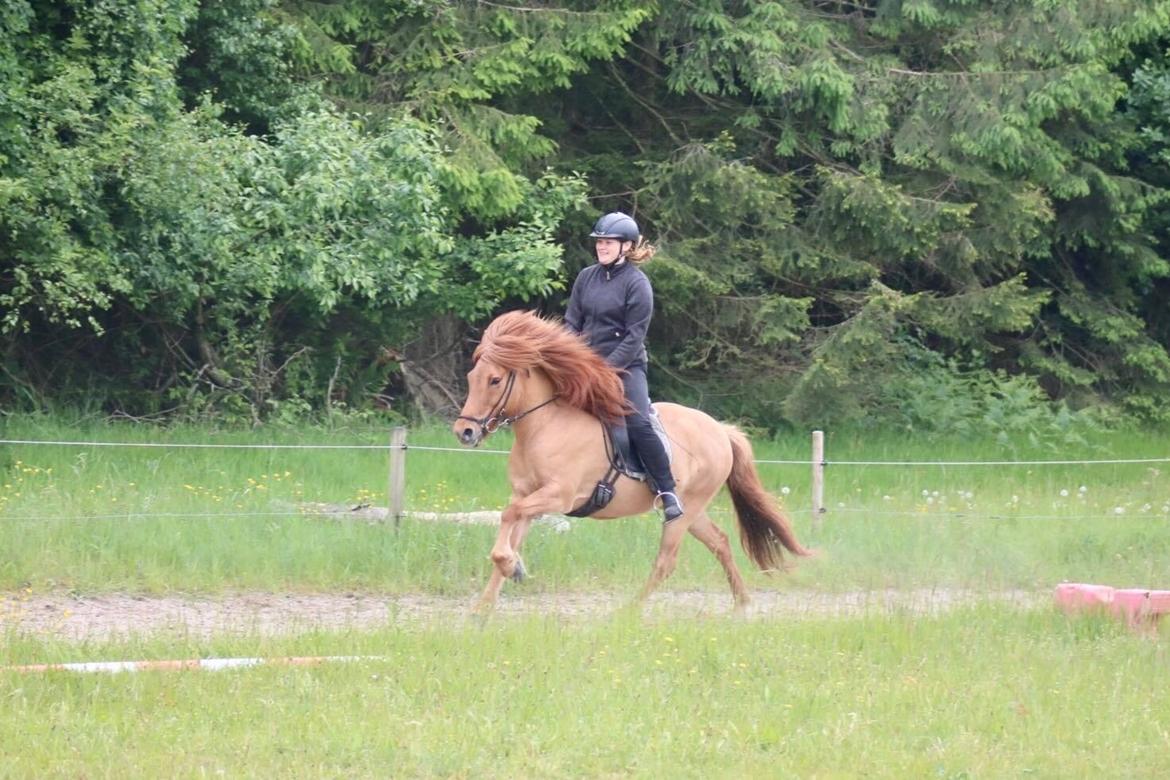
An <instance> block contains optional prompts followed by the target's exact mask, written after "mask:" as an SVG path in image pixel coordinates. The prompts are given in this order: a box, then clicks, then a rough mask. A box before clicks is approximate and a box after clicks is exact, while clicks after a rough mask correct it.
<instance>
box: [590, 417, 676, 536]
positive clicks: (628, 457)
mask: <svg viewBox="0 0 1170 780" xmlns="http://www.w3.org/2000/svg"><path fill="white" fill-rule="evenodd" d="M650 426H651V427H652V428H653V429H654V433H656V434H658V439H659V441H661V442H662V446H663V448H664V449H665V450H666V458H667V460H668V461H669V462H670V463H672V464H673V463H674V452H673V451H672V450H671V447H670V438H669V437H667V435H666V429H665V428H664V427H662V421H661V420H660V419H658V410H656V409H655V408H654V407H653V406H651V407H650ZM602 430H603V431H604V435H603V437H604V439H605V454H606V456H608V458H609V469H608V470H607V471H606V473H605V476H604V477H602V478H601V479H600V480H598V482H597V485H595V486H594V488H593V494H592V495H591V496H589V498H588V499H587V500H586V501H585V503H584V504H582V505H581V506H579V507H577V508H576V509H574V510H573V511H571V512H568V513H567V514H568V516H569V517H588V516H589V515H591V514H593V513H594V512H598V511H600V510H601V509H604V508H605V507H606V506H607V505H608V504H609V502H610V501H612V500H613V496H614V482H616V481H617V478H618V477H620V476H623V475H624V476H627V477H629V478H630V479H632V480H635V481H637V482H645V481H646V480H647V479H648V478H649V475H648V474H647V473H646V466H645V464H643V463H642V458H641V457H640V456H639V455H638V453H637V451H636V450H635V449H634V446H633V444H632V443H631V442H630V432H629V430H628V429H627V428H626V426H625V425H624V424H618V425H609V424H605V423H603V424H602Z"/></svg>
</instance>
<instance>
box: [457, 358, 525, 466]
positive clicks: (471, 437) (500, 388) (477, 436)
mask: <svg viewBox="0 0 1170 780" xmlns="http://www.w3.org/2000/svg"><path fill="white" fill-rule="evenodd" d="M524 373H527V372H524ZM516 377H517V372H516V371H513V370H508V369H505V368H501V367H500V366H498V365H496V364H494V363H492V362H491V361H488V360H479V361H477V362H476V364H475V366H474V367H473V368H472V369H471V371H469V372H468V373H467V400H466V401H464V402H463V408H462V409H460V410H459V416H458V417H457V418H456V419H455V424H454V425H453V426H452V430H454V431H455V436H456V437H458V439H459V441H460V442H461V443H462V444H463V445H465V446H468V447H475V446H477V445H478V444H479V443H480V442H481V441H483V440H484V437H486V436H487V435H488V434H489V433H492V432H494V431H495V430H496V429H497V428H499V427H500V426H501V425H503V424H506V421H507V420H508V417H509V415H510V414H512V411H513V410H512V409H511V406H512V404H513V402H514V398H513V396H514V395H515V390H516Z"/></svg>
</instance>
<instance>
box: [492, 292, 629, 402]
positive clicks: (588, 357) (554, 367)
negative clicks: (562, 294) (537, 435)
mask: <svg viewBox="0 0 1170 780" xmlns="http://www.w3.org/2000/svg"><path fill="white" fill-rule="evenodd" d="M475 360H476V361H479V360H487V361H489V362H491V363H494V364H495V365H497V366H500V367H501V368H504V369H507V370H509V371H511V370H517V371H518V370H523V369H527V368H539V369H541V370H542V371H544V372H545V374H547V375H548V377H549V379H550V380H552V383H553V386H554V388H555V389H556V393H557V396H558V397H559V398H560V399H561V400H562V401H564V402H565V403H567V404H569V405H570V406H575V407H576V408H578V409H581V410H583V411H585V412H588V413H589V414H592V415H594V416H595V417H600V418H602V419H603V420H607V421H611V422H612V421H616V420H619V419H621V418H622V417H624V416H625V415H626V414H628V413H629V406H628V405H627V403H626V397H625V393H624V391H623V389H622V380H621V378H620V377H619V376H618V374H617V370H616V369H614V367H613V366H611V365H610V364H609V363H606V362H605V360H604V359H603V358H602V357H601V356H600V355H598V354H597V353H596V352H594V351H593V350H592V349H590V348H589V345H588V344H586V343H585V342H584V340H582V339H581V338H580V337H579V336H577V335H576V334H575V333H572V332H571V331H569V330H567V329H566V328H565V327H564V326H563V325H562V324H561V323H560V322H559V321H557V320H551V319H544V318H542V317H540V316H538V315H537V314H535V313H534V312H529V311H511V312H508V313H507V314H501V315H500V316H499V317H497V318H496V319H494V320H493V321H492V323H491V324H490V325H488V327H487V330H486V331H484V334H483V340H482V341H480V343H479V346H478V347H476V348H475Z"/></svg>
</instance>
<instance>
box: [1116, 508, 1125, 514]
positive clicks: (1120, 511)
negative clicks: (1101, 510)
mask: <svg viewBox="0 0 1170 780" xmlns="http://www.w3.org/2000/svg"><path fill="white" fill-rule="evenodd" d="M1113 514H1115V515H1124V514H1125V507H1123V506H1115V507H1113Z"/></svg>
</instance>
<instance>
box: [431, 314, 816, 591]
mask: <svg viewBox="0 0 1170 780" xmlns="http://www.w3.org/2000/svg"><path fill="white" fill-rule="evenodd" d="M467 385H468V393H467V401H466V403H464V405H463V409H462V412H461V414H460V416H459V419H457V420H456V421H455V424H454V426H453V429H454V431H455V435H456V436H457V437H458V438H459V441H460V442H462V443H463V444H464V445H466V446H476V445H478V444H479V443H480V442H481V441H483V439H484V437H486V436H487V435H488V434H490V433H491V432H493V431H495V430H496V429H497V428H500V427H503V426H506V425H511V426H513V428H514V429H515V432H516V436H515V443H514V444H513V445H512V451H511V454H510V456H509V460H508V478H509V480H510V481H511V484H512V496H511V499H510V500H509V502H508V506H507V507H506V508H505V509H504V511H503V514H502V515H501V516H500V531H499V536H498V537H497V538H496V543H495V545H494V546H493V547H492V555H491V558H492V562H493V564H494V566H495V568H494V570H493V572H492V575H491V579H490V580H489V581H488V584H487V587H486V588H485V589H484V592H483V596H482V597H481V599H480V607H481V608H487V609H490V608H491V607H492V606H494V604H495V602H496V599H497V598H498V596H499V593H500V588H501V587H502V586H503V584H504V580H505V579H508V578H512V579H514V580H516V581H520V580H522V579H523V577H524V574H525V572H524V564H523V561H522V560H521V559H520V546H521V545H522V544H523V542H524V536H525V534H527V533H528V529H529V526H530V525H531V524H532V521H533V520H534V519H535V518H537V517H539V516H540V515H543V514H551V513H562V514H563V513H566V512H570V511H572V510H573V509H576V508H578V507H580V506H582V505H583V504H584V503H585V501H586V500H587V499H588V498H589V496H590V495H591V494H592V493H593V489H594V486H595V485H596V484H597V482H598V480H599V479H600V478H601V477H602V476H603V475H605V473H606V471H607V469H608V468H609V457H608V454H607V450H606V443H605V440H604V436H605V434H604V429H603V427H602V421H608V422H617V421H620V420H621V419H622V418H623V417H624V416H625V415H626V414H627V413H628V411H629V406H628V404H627V402H626V400H625V396H624V394H623V391H622V383H621V379H620V377H619V376H618V373H617V371H616V370H615V369H614V368H613V367H611V366H610V365H609V364H608V363H606V362H605V360H604V359H602V358H601V357H600V356H598V355H597V353H595V352H594V351H593V350H592V349H590V348H589V346H588V345H587V344H586V343H585V342H584V341H583V340H582V339H581V338H580V337H579V336H577V335H576V334H574V333H572V332H571V331H569V330H568V329H567V328H565V327H563V326H562V325H561V324H560V323H559V322H557V321H555V320H547V319H542V318H540V317H539V316H537V315H536V314H534V313H531V312H515V311H514V312H509V313H507V314H503V315H501V316H500V317H498V318H496V319H495V320H494V321H493V322H492V323H491V324H490V325H489V326H488V328H487V330H486V331H485V332H484V335H483V340H482V341H481V342H480V344H479V346H478V347H477V348H476V350H475V355H474V366H473V368H472V369H471V371H470V372H469V373H468V375H467ZM654 406H655V408H656V409H657V410H658V415H659V417H660V419H661V421H662V423H663V425H664V426H665V428H666V431H667V435H668V437H669V439H670V442H671V449H672V450H673V453H674V463H673V471H674V476H675V479H676V480H677V482H678V489H677V492H678V494H679V497H680V498H681V499H682V502H683V506H684V507H686V514H684V515H683V516H682V517H680V518H678V519H676V520H674V521H672V522H669V523H666V524H664V525H663V526H662V540H661V544H660V547H659V549H658V557H657V559H656V560H655V562H654V568H653V570H652V571H651V573H650V579H649V580H647V582H646V584H645V586H643V588H642V590H641V593H640V594H639V600H643V599H645V598H646V597H647V596H649V595H650V593H651V592H653V590H654V589H655V588H656V587H657V586H658V584H659V583H661V582H662V581H663V580H664V579H665V578H666V577H668V576H670V573H671V572H672V571H673V570H674V567H675V563H676V561H677V558H678V549H679V545H680V544H681V543H682V539H683V537H684V536H685V535H686V533H687V532H690V533H691V535H692V536H694V537H695V538H696V539H698V540H699V541H701V542H702V543H703V544H705V545H706V546H707V547H708V548H709V549H710V550H711V552H712V553H714V554H715V557H716V558H718V559H719V563H720V564H722V565H723V570H724V571H725V572H726V573H727V581H728V583H729V584H730V585H731V593H732V597H733V598H734V603H735V606H736V608H743V607H744V606H746V605H747V603H748V601H749V597H748V592H747V588H746V587H745V585H744V582H743V577H742V576H740V573H739V569H738V568H737V567H736V565H735V560H734V558H733V557H732V553H731V547H730V545H729V544H728V539H727V534H725V533H724V532H723V531H722V530H720V529H719V527H718V526H716V525H715V524H714V523H713V522H712V521H711V518H710V516H709V515H708V514H707V506H708V504H710V502H711V499H713V498H714V497H715V494H716V493H718V492H719V489H720V488H721V487H722V486H723V485H724V484H726V485H727V488H728V490H729V492H730V493H731V501H732V504H733V505H734V507H735V515H736V517H737V518H738V520H739V529H740V539H741V541H742V543H743V547H744V550H745V551H746V552H747V554H748V556H749V557H750V558H751V559H752V561H753V562H754V563H755V564H756V565H757V566H758V567H759V568H760V569H762V570H764V571H771V570H774V569H777V568H780V567H782V566H783V565H784V561H783V554H782V551H781V547H783V548H785V549H787V550H788V551H789V552H791V553H793V554H794V555H809V554H810V552H809V550H807V549H805V548H804V547H803V546H802V545H801V544H800V542H798V541H797V539H796V535H795V534H794V533H793V530H792V526H791V524H790V523H789V521H788V518H787V517H785V515H784V513H783V512H782V511H781V510H780V508H779V507H778V506H777V503H776V501H775V499H774V498H773V497H772V496H770V495H769V494H768V493H767V492H766V491H765V490H764V487H763V485H762V484H761V483H760V477H759V474H758V473H757V472H756V467H755V464H754V463H753V462H752V448H751V444H750V443H749V442H748V440H747V437H746V436H744V435H743V433H741V432H740V431H739V430H737V429H736V428H734V427H733V426H730V425H724V424H722V423H719V422H717V421H716V420H714V419H712V418H711V417H710V416H708V415H706V414H704V413H703V412H700V411H698V410H696V409H689V408H687V407H685V406H679V405H677V404H670V403H659V404H655V405H654ZM615 487H616V493H615V496H614V498H613V500H612V502H610V503H609V505H608V506H606V507H605V508H604V509H601V510H599V511H598V512H596V513H595V514H593V515H591V516H592V517H595V518H597V519H609V518H615V517H628V516H630V515H636V514H641V513H643V512H647V511H649V510H650V509H652V508H653V504H654V495H653V493H651V491H650V488H649V487H648V486H647V484H646V483H643V482H638V481H636V480H633V479H630V478H628V477H625V476H622V477H619V478H618V479H617V481H616V482H615Z"/></svg>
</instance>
